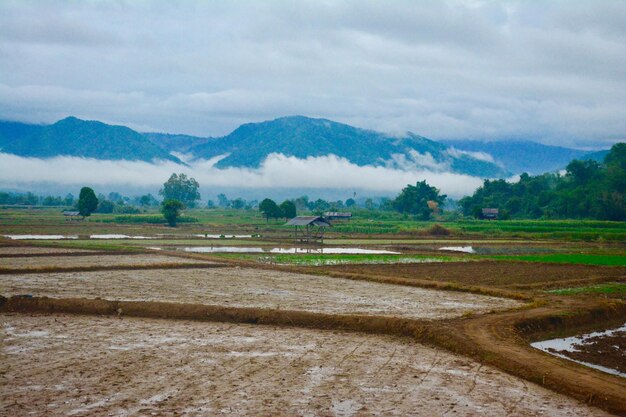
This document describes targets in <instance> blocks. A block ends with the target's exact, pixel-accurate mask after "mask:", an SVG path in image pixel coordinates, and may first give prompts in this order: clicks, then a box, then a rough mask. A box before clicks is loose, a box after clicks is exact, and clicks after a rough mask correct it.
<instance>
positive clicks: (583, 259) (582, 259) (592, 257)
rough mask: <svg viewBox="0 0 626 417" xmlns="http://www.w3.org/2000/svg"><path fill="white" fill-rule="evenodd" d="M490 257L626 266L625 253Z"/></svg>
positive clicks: (511, 259)
mask: <svg viewBox="0 0 626 417" xmlns="http://www.w3.org/2000/svg"><path fill="white" fill-rule="evenodd" d="M489 259H500V260H509V261H527V262H553V263H566V264H582V265H607V266H626V256H624V255H596V254H582V253H554V254H545V255H544V254H538V255H517V256H509V255H501V256H490V257H489Z"/></svg>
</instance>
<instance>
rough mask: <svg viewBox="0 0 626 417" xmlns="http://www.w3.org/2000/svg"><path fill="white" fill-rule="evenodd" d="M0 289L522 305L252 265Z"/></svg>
mask: <svg viewBox="0 0 626 417" xmlns="http://www.w3.org/2000/svg"><path fill="white" fill-rule="evenodd" d="M0 294H2V295H4V296H9V295H16V294H32V295H34V296H49V297H57V298H68V297H84V298H97V297H100V298H104V299H110V300H128V301H130V300H136V301H169V302H180V303H196V304H210V305H222V306H228V307H254V308H268V309H282V310H303V311H310V312H320V313H328V314H366V315H383V316H384V315H386V316H398V317H407V318H419V319H441V318H451V317H458V316H462V315H464V314H468V313H484V312H489V311H493V310H501V309H508V308H512V307H518V306H521V305H522V303H520V302H518V301H514V300H510V299H504V298H497V297H490V296H484V295H476V294H470V293H462V292H449V291H437V290H427V289H422V288H415V287H406V286H400V285H387V284H380V283H374V282H367V281H354V280H347V279H340V278H330V277H325V276H317V275H304V274H296V273H288V272H281V271H273V270H263V269H252V268H233V267H229V268H211V269H201V270H200V269H177V270H168V269H154V270H126V271H124V270H115V271H90V272H72V273H31V274H8V275H1V276H0Z"/></svg>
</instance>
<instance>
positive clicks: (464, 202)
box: [459, 143, 626, 220]
mask: <svg viewBox="0 0 626 417" xmlns="http://www.w3.org/2000/svg"><path fill="white" fill-rule="evenodd" d="M625 190H626V144H624V143H618V144H615V145H614V146H613V147H612V148H611V151H610V152H609V153H608V154H607V156H606V158H605V160H604V162H603V163H602V164H599V163H597V162H595V161H578V160H574V161H572V162H570V163H569V164H568V165H567V167H566V170H565V175H559V174H555V173H546V174H542V175H537V176H530V175H528V174H522V175H521V176H520V180H519V181H518V182H516V183H509V182H506V181H504V180H485V182H484V183H483V185H482V186H481V187H479V188H478V189H477V190H476V191H475V192H474V194H473V195H471V196H467V197H464V198H462V199H461V200H460V201H459V205H460V207H461V208H462V210H463V213H464V214H466V215H472V214H479V213H480V210H481V208H485V207H493V208H499V209H500V210H507V211H508V212H509V213H510V215H511V217H513V218H531V219H537V218H572V219H579V218H593V219H599V220H626V192H625Z"/></svg>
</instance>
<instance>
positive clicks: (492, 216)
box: [482, 208, 500, 220]
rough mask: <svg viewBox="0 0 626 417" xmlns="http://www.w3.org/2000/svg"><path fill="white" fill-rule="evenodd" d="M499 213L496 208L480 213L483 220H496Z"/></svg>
mask: <svg viewBox="0 0 626 417" xmlns="http://www.w3.org/2000/svg"><path fill="white" fill-rule="evenodd" d="M499 213H500V211H499V210H498V209H497V208H484V209H483V211H482V215H483V219H487V220H497V219H498V214H499Z"/></svg>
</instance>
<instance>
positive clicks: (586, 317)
mask: <svg viewBox="0 0 626 417" xmlns="http://www.w3.org/2000/svg"><path fill="white" fill-rule="evenodd" d="M579 307H580V306H579ZM0 311H2V312H17V313H46V314H55V313H65V314H78V315H114V316H115V315H117V316H120V317H124V316H130V317H145V318H161V319H181V320H203V321H219V322H232V323H247V324H266V325H278V326H288V327H306V328H315V329H322V330H341V331H355V332H364V333H371V334H387V335H393V336H401V337H411V338H413V339H415V340H417V341H419V342H422V343H426V344H430V345H435V346H438V347H441V348H444V349H446V350H449V351H452V352H454V353H457V354H462V355H465V356H470V357H473V358H475V359H477V360H479V361H480V362H482V363H486V364H489V365H492V366H495V367H497V368H499V369H502V370H504V371H506V372H508V373H510V374H512V375H515V376H518V377H522V378H524V379H526V380H529V381H532V382H534V383H537V384H539V385H543V386H544V387H547V388H550V389H552V390H554V391H557V392H560V393H563V394H567V395H570V396H572V397H574V398H577V399H578V400H581V401H585V402H587V403H588V404H590V405H594V406H597V407H600V408H603V409H605V410H607V411H610V412H612V413H616V414H619V415H626V397H624V395H623V393H624V392H625V390H626V380H624V379H623V378H619V377H616V376H612V375H608V374H603V373H601V372H598V371H595V370H593V369H589V368H586V367H584V366H582V365H578V364H576V363H573V362H568V361H565V360H562V359H559V358H556V357H553V356H551V355H548V354H545V353H543V352H540V351H537V350H535V349H533V348H532V347H530V345H529V341H530V340H531V339H536V338H538V337H539V336H540V335H542V334H547V333H554V331H555V330H556V331H561V332H563V331H568V332H573V331H574V330H575V329H579V328H580V327H581V326H585V325H587V326H590V325H595V326H598V325H601V324H603V323H604V324H606V323H609V322H611V323H613V322H615V321H616V320H624V319H626V303H623V302H614V303H603V304H594V305H588V306H586V308H585V309H583V310H580V311H578V312H577V313H576V314H571V313H570V314H568V313H567V311H566V310H555V309H549V308H545V307H542V308H537V309H533V310H523V311H512V312H508V313H503V314H488V315H483V316H479V317H476V318H471V319H455V320H445V321H427V320H415V319H405V318H396V317H380V316H356V315H332V314H324V313H311V312H302V311H293V310H292V311H289V310H272V309H259V308H233V307H222V306H215V305H213V306H210V305H197V304H176V303H167V302H142V301H132V302H131V301H109V300H103V299H95V300H92V299H80V298H68V299H53V298H46V297H43V298H35V297H33V298H31V297H19V296H14V297H11V298H4V297H2V298H0Z"/></svg>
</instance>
